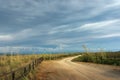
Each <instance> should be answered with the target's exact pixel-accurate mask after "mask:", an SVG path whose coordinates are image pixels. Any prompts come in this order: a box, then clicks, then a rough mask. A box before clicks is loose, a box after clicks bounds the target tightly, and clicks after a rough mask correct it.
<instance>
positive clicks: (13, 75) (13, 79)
mask: <svg viewBox="0 0 120 80" xmlns="http://www.w3.org/2000/svg"><path fill="white" fill-rule="evenodd" d="M12 80H15V72H12Z"/></svg>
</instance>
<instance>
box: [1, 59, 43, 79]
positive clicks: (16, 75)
mask: <svg viewBox="0 0 120 80" xmlns="http://www.w3.org/2000/svg"><path fill="white" fill-rule="evenodd" d="M42 61H43V57H41V58H38V59H35V60H33V61H32V62H31V63H29V64H27V65H26V66H24V67H21V68H18V69H16V70H14V71H11V72H8V73H4V74H2V75H0V80H20V79H21V78H23V77H24V76H26V75H27V74H28V73H29V72H30V71H31V70H34V69H35V67H37V66H38V65H39V64H40V63H41V62H42Z"/></svg>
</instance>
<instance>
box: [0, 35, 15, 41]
mask: <svg viewBox="0 0 120 80" xmlns="http://www.w3.org/2000/svg"><path fill="white" fill-rule="evenodd" d="M11 40H13V37H12V36H11V35H0V41H11Z"/></svg>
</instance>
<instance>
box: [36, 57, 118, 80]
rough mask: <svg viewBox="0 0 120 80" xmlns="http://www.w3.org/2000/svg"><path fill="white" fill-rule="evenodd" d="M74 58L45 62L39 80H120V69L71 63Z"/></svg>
mask: <svg viewBox="0 0 120 80" xmlns="http://www.w3.org/2000/svg"><path fill="white" fill-rule="evenodd" d="M73 58H74V57H69V58H65V59H63V60H58V61H44V62H43V63H42V64H41V65H40V67H39V69H38V71H37V75H36V77H37V80H120V67H116V66H108V65H100V64H92V63H75V62H71V60H72V59H73Z"/></svg>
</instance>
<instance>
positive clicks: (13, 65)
mask: <svg viewBox="0 0 120 80" xmlns="http://www.w3.org/2000/svg"><path fill="white" fill-rule="evenodd" d="M77 54H78V53H77ZM77 54H76V53H75V54H68V53H66V54H64V53H59V54H29V55H20V54H15V55H10V54H9V55H1V56H0V74H3V73H6V72H9V71H13V70H15V69H17V68H20V67H22V66H25V65H27V64H28V63H30V62H31V61H33V60H35V59H37V58H40V57H43V59H44V60H55V59H61V58H63V57H68V56H73V55H77Z"/></svg>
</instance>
